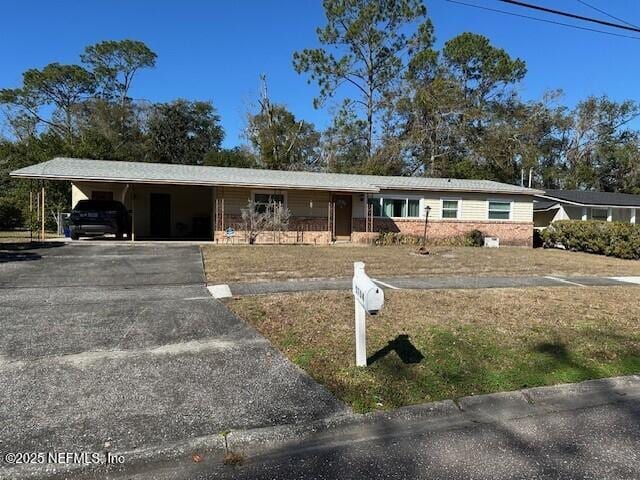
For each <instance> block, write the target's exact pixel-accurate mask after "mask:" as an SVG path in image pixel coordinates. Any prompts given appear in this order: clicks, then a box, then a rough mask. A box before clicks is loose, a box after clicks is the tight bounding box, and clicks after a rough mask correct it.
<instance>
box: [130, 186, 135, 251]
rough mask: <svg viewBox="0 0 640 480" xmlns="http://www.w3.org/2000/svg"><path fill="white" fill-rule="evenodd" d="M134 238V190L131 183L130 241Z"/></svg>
mask: <svg viewBox="0 0 640 480" xmlns="http://www.w3.org/2000/svg"><path fill="white" fill-rule="evenodd" d="M135 240H136V191H135V187H134V185H131V241H132V242H134V241H135Z"/></svg>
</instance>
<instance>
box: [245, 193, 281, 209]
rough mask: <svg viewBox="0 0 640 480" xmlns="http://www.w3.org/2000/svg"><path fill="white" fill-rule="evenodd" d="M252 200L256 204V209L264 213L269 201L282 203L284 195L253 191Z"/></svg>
mask: <svg viewBox="0 0 640 480" xmlns="http://www.w3.org/2000/svg"><path fill="white" fill-rule="evenodd" d="M253 201H254V202H255V204H256V211H257V212H259V213H264V212H266V211H267V205H269V204H270V203H280V204H283V205H284V203H285V202H284V195H283V194H281V193H254V194H253Z"/></svg>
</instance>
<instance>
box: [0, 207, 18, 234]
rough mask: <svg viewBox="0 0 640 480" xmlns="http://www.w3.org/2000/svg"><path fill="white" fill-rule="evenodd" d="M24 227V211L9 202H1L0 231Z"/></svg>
mask: <svg viewBox="0 0 640 480" xmlns="http://www.w3.org/2000/svg"><path fill="white" fill-rule="evenodd" d="M20 226H22V211H21V210H20V209H19V208H18V207H16V206H15V205H14V204H13V203H12V202H10V201H8V200H0V229H1V230H12V229H14V228H17V227H20Z"/></svg>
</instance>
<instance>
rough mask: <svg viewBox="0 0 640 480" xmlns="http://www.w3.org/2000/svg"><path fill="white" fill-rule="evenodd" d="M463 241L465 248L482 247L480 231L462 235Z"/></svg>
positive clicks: (482, 237) (482, 240)
mask: <svg viewBox="0 0 640 480" xmlns="http://www.w3.org/2000/svg"><path fill="white" fill-rule="evenodd" d="M464 239H465V243H466V246H467V247H482V246H484V233H482V232H481V231H480V230H471V231H470V232H468V233H465V234H464Z"/></svg>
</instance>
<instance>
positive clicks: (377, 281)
mask: <svg viewBox="0 0 640 480" xmlns="http://www.w3.org/2000/svg"><path fill="white" fill-rule="evenodd" d="M371 280H373V281H374V282H376V283H379V284H380V285H382V286H383V287H387V288H391V289H392V290H400V288H398V287H394V286H393V285H391V284H389V283H385V282H381V281H380V280H376V279H375V278H372V279H371Z"/></svg>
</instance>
